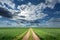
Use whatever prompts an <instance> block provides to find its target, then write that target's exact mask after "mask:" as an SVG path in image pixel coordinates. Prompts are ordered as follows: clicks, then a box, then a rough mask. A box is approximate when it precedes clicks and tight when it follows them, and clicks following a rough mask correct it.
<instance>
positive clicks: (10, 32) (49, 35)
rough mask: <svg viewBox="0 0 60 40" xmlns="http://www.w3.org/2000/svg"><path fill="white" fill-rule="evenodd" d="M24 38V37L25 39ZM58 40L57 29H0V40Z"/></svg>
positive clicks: (59, 36) (59, 33)
mask: <svg viewBox="0 0 60 40" xmlns="http://www.w3.org/2000/svg"><path fill="white" fill-rule="evenodd" d="M25 36H26V37H25ZM36 37H37V39H38V38H40V40H60V29H59V28H0V40H22V39H23V40H24V39H27V40H37V39H35V38H36Z"/></svg>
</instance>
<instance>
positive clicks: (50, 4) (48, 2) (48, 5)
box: [45, 0, 60, 9]
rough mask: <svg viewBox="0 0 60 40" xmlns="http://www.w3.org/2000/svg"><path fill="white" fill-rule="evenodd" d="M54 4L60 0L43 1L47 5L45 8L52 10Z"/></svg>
mask: <svg viewBox="0 0 60 40" xmlns="http://www.w3.org/2000/svg"><path fill="white" fill-rule="evenodd" d="M56 3H60V0H46V1H45V4H46V5H47V7H50V8H52V9H53V8H54V6H55V4H56Z"/></svg>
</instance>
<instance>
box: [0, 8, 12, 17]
mask: <svg viewBox="0 0 60 40" xmlns="http://www.w3.org/2000/svg"><path fill="white" fill-rule="evenodd" d="M0 16H2V17H7V18H12V14H11V13H10V12H9V11H8V10H6V9H4V8H1V7H0Z"/></svg>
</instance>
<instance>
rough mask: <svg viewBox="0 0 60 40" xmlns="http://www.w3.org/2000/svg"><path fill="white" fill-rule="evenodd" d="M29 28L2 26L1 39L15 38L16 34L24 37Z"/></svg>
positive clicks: (11, 39)
mask: <svg viewBox="0 0 60 40" xmlns="http://www.w3.org/2000/svg"><path fill="white" fill-rule="evenodd" d="M26 31H27V28H0V40H13V39H16V36H20V38H19V39H21V38H22V37H23V35H24V34H25V33H26Z"/></svg>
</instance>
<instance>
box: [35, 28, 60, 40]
mask: <svg viewBox="0 0 60 40" xmlns="http://www.w3.org/2000/svg"><path fill="white" fill-rule="evenodd" d="M34 31H35V33H36V34H37V35H38V36H39V38H40V39H41V40H60V29H58V28H42V29H41V28H35V29H34Z"/></svg>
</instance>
